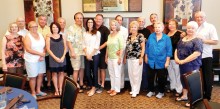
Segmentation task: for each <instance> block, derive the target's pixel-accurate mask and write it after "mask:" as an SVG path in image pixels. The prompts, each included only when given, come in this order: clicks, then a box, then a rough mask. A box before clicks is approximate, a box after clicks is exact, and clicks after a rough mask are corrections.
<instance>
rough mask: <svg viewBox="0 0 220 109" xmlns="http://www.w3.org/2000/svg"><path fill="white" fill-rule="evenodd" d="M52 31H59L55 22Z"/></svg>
mask: <svg viewBox="0 0 220 109" xmlns="http://www.w3.org/2000/svg"><path fill="white" fill-rule="evenodd" d="M52 31H53V33H56V34H57V33H58V31H59V29H58V27H57V26H56V25H55V24H53V25H52Z"/></svg>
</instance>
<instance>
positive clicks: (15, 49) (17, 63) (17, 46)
mask: <svg viewBox="0 0 220 109" xmlns="http://www.w3.org/2000/svg"><path fill="white" fill-rule="evenodd" d="M8 31H9V32H10V34H9V35H6V36H4V37H3V39H2V69H3V71H5V72H10V73H19V74H23V71H24V59H23V55H24V48H23V42H22V36H21V35H18V25H17V24H16V23H15V22H14V23H11V24H10V25H9V30H8Z"/></svg>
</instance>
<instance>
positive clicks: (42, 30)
mask: <svg viewBox="0 0 220 109" xmlns="http://www.w3.org/2000/svg"><path fill="white" fill-rule="evenodd" d="M37 32H38V33H41V34H42V35H43V36H44V39H46V36H47V34H50V27H49V26H47V25H45V26H44V28H41V27H40V25H38V28H37Z"/></svg>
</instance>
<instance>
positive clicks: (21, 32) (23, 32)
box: [5, 17, 28, 37]
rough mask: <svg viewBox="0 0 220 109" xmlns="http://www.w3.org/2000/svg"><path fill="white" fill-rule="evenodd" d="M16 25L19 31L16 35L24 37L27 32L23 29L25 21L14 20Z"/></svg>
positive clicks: (20, 18) (19, 18)
mask: <svg viewBox="0 0 220 109" xmlns="http://www.w3.org/2000/svg"><path fill="white" fill-rule="evenodd" d="M16 23H17V25H18V28H19V31H18V34H19V35H21V36H23V37H25V35H26V34H27V32H28V30H27V29H26V28H25V19H24V18H23V17H18V18H17V19H16ZM9 34H10V33H9V31H6V33H5V35H9Z"/></svg>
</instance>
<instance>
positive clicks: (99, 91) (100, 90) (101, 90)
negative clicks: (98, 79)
mask: <svg viewBox="0 0 220 109" xmlns="http://www.w3.org/2000/svg"><path fill="white" fill-rule="evenodd" d="M103 90H104V87H102V86H101V87H99V88H98V89H97V90H96V93H102V92H103Z"/></svg>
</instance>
